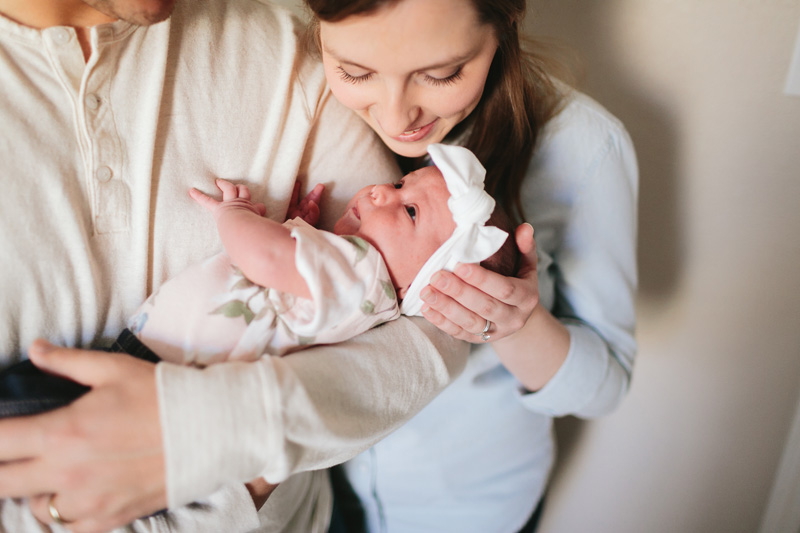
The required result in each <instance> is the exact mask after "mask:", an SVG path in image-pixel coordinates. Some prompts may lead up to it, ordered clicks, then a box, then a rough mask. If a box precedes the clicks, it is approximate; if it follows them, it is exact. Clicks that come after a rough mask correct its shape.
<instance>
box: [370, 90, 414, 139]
mask: <svg viewBox="0 0 800 533" xmlns="http://www.w3.org/2000/svg"><path fill="white" fill-rule="evenodd" d="M383 104H384V105H383V106H381V107H382V109H381V113H380V114H381V116H380V118H379V122H380V124H381V128H383V131H384V132H386V134H387V135H389V136H391V137H397V136H399V135H402V134H403V133H404V132H406V131H409V130H410V129H412V128H414V127H416V126H417V125H416V124H415V122H417V120H418V119H419V117H420V114H421V113H422V110H421V109H420V107H419V106H418V105H416V104H415V103H414V101H413V98H412V97H411V95H410V94H409V92H408V91H407V90H405V89H395V90H389V91H387V92H386V95H385V98H384V102H383Z"/></svg>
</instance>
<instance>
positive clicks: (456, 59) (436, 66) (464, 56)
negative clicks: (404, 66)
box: [322, 45, 473, 72]
mask: <svg viewBox="0 0 800 533" xmlns="http://www.w3.org/2000/svg"><path fill="white" fill-rule="evenodd" d="M322 49H323V50H324V51H325V53H326V54H328V55H329V56H331V57H332V58H334V59H335V60H336V61H338V62H339V63H344V64H346V65H350V66H353V67H356V68H360V69H363V70H370V71H371V70H374V69H372V68H370V67H366V66H364V65H361V64H359V63H356V62H355V61H351V60H349V59H345V58H343V57H341V56H340V55H339V54H337V53H336V52H335V51H334V50H331V49H330V48H329V47H327V46H325V45H323V46H322ZM472 56H473V54H472V53H469V54H462V55H458V56H454V57H451V58H449V59H446V60H443V61H439V62H437V63H434V64H431V65H426V66H424V67H420V68H418V69H416V70H415V72H420V71H423V70H436V69H439V68H444V67H450V66H453V65H457V64H459V63H464V62H466V61H467V60H468V59H470V58H471V57H472Z"/></svg>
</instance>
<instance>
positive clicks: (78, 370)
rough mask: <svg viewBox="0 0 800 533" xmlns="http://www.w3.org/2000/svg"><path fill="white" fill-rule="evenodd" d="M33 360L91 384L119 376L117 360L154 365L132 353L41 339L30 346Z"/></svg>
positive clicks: (69, 377)
mask: <svg viewBox="0 0 800 533" xmlns="http://www.w3.org/2000/svg"><path fill="white" fill-rule="evenodd" d="M28 356H29V357H30V359H31V361H33V363H34V364H35V365H36V366H37V367H39V368H40V369H42V370H44V371H45V372H49V373H50V374H55V375H57V376H61V377H64V378H67V379H71V380H72V381H75V382H77V383H80V384H81V385H86V386H88V387H92V386H97V385H101V384H103V383H105V382H107V381H108V380H109V379H113V378H115V377H116V376H118V375H119V372H120V370H119V367H118V366H116V365H114V364H112V363H113V362H115V361H121V362H128V363H129V364H132V365H135V364H139V363H144V364H150V363H147V362H146V361H142V360H139V359H135V358H133V357H131V356H128V355H124V354H117V353H109V352H98V351H93V350H80V349H76V348H63V347H59V346H53V345H52V344H50V343H49V342H47V341H44V340H42V339H37V340H35V341H34V342H33V344H31V346H30V348H29V349H28Z"/></svg>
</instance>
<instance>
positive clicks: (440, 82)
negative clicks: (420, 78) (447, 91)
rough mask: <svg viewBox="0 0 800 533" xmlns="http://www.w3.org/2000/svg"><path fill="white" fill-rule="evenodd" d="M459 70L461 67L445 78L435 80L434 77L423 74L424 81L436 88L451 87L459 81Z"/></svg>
mask: <svg viewBox="0 0 800 533" xmlns="http://www.w3.org/2000/svg"><path fill="white" fill-rule="evenodd" d="M461 70H462V67H458V69H457V70H456V71H455V72H454V73H452V74H450V75H449V76H447V77H445V78H436V77H434V76H431V75H430V74H424V79H425V81H426V82H427V83H430V84H431V85H434V86H437V87H440V86H447V85H452V84H454V83H455V82H457V81H458V80H460V79H461Z"/></svg>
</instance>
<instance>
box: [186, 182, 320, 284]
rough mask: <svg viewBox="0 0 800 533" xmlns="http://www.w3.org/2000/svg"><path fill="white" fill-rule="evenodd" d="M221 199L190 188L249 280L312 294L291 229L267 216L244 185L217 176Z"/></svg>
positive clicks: (229, 252)
mask: <svg viewBox="0 0 800 533" xmlns="http://www.w3.org/2000/svg"><path fill="white" fill-rule="evenodd" d="M216 184H217V187H218V188H219V190H220V191H222V201H219V200H215V199H214V198H211V197H210V196H208V195H206V194H204V193H202V192H200V191H198V190H197V189H191V190H190V191H189V195H190V196H191V197H192V198H193V199H194V200H195V201H196V202H197V203H199V204H200V205H202V206H203V207H205V208H206V209H208V210H209V211H210V212H211V213H212V214H213V215H214V219H215V220H216V222H217V230H218V231H219V236H220V238H221V239H222V244H223V246H224V247H225V251H226V252H227V253H228V255H229V256H230V257H231V260H232V262H233V264H235V265H236V266H238V267H239V268H240V269H241V270H242V273H243V274H244V275H245V276H246V277H247V279H249V280H250V281H252V282H254V283H257V284H259V285H262V286H264V287H271V288H275V289H278V290H280V291H283V292H288V293H291V294H294V295H296V296H302V297H305V298H310V296H311V295H310V293H309V291H308V286H307V285H306V282H305V280H303V278H302V276H300V274H299V273H298V272H297V267H296V266H295V262H294V252H295V240H294V239H293V238H292V237H291V234H290V230H289V229H288V228H285V227H284V226H282V225H281V224H279V223H278V222H275V221H274V220H270V219H268V218H265V217H264V214H265V212H266V208H265V207H264V205H263V204H254V203H253V202H251V201H250V191H249V190H248V188H247V187H246V186H245V185H234V184H233V183H231V182H229V181H226V180H222V179H218V180H217V181H216Z"/></svg>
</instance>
